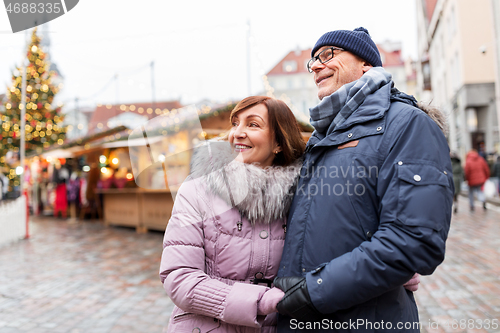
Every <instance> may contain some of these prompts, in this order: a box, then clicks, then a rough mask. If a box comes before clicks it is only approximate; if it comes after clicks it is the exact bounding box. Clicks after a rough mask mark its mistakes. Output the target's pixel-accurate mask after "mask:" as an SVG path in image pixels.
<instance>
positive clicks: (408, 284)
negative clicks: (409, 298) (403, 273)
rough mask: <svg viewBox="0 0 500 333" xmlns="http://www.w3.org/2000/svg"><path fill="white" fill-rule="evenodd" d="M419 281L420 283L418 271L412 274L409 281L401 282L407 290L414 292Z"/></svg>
mask: <svg viewBox="0 0 500 333" xmlns="http://www.w3.org/2000/svg"><path fill="white" fill-rule="evenodd" d="M419 283H420V275H419V274H418V273H415V275H413V277H412V278H411V279H410V281H408V282H406V283H405V284H403V287H405V288H406V289H408V290H409V291H413V292H415V291H417V290H418V284H419Z"/></svg>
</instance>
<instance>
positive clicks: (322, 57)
mask: <svg viewBox="0 0 500 333" xmlns="http://www.w3.org/2000/svg"><path fill="white" fill-rule="evenodd" d="M335 51H344V49H341V48H340V47H334V46H332V47H329V48H327V49H324V50H323V51H321V52H320V54H318V55H317V56H315V57H312V58H311V59H310V60H309V61H308V62H307V70H308V71H309V73H312V72H313V70H312V69H311V67H312V65H313V64H314V63H315V62H316V60H319V62H320V63H322V64H324V63H325V62H328V61H330V60H332V59H333V57H335V56H336V55H338V54H339V53H340V52H337V53H335Z"/></svg>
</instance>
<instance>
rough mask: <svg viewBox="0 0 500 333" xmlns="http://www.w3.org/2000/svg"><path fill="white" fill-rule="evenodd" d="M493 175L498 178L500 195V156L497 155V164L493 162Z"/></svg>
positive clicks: (497, 183) (497, 184) (499, 192)
mask: <svg viewBox="0 0 500 333" xmlns="http://www.w3.org/2000/svg"><path fill="white" fill-rule="evenodd" d="M491 177H495V178H496V186H497V193H498V194H499V195H500V156H498V157H497V160H496V162H495V164H493V171H492V172H491Z"/></svg>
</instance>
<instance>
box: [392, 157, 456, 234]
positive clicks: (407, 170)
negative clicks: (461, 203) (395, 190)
mask: <svg viewBox="0 0 500 333" xmlns="http://www.w3.org/2000/svg"><path fill="white" fill-rule="evenodd" d="M398 178H399V194H398V209H397V210H398V214H397V216H398V220H399V221H400V222H402V223H404V224H405V225H409V226H421V227H427V228H432V229H434V230H436V231H439V230H441V229H442V228H443V224H444V222H445V221H446V216H447V212H446V207H448V206H449V202H448V201H449V200H451V197H450V193H451V192H450V191H449V186H450V181H449V180H448V178H447V176H446V175H445V173H444V171H442V170H439V169H438V168H436V167H435V166H433V165H429V164H411V163H407V164H402V165H398ZM450 207H451V206H450Z"/></svg>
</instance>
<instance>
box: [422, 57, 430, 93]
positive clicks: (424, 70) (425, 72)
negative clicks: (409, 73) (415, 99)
mask: <svg viewBox="0 0 500 333" xmlns="http://www.w3.org/2000/svg"><path fill="white" fill-rule="evenodd" d="M422 73H423V76H424V90H431V66H430V64H429V60H425V61H422Z"/></svg>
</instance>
